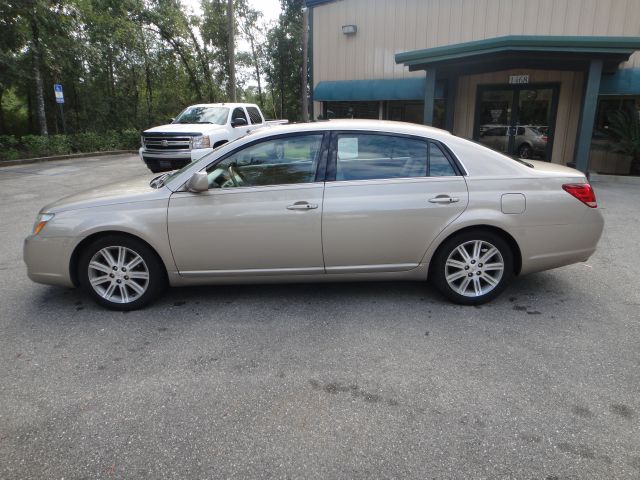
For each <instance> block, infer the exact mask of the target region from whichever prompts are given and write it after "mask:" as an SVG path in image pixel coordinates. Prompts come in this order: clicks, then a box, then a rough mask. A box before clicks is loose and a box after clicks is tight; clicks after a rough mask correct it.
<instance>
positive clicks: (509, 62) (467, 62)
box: [395, 35, 640, 76]
mask: <svg viewBox="0 0 640 480" xmlns="http://www.w3.org/2000/svg"><path fill="white" fill-rule="evenodd" d="M636 50H640V37H598V36H582V37H572V36H550V35H507V36H504V37H496V38H488V39H484V40H474V41H472V42H464V43H457V44H453V45H444V46H440V47H433V48H427V49H423V50H412V51H408V52H401V53H397V54H396V55H395V60H396V63H402V64H404V65H405V66H407V67H409V70H410V71H416V70H436V71H437V72H438V75H439V76H440V75H441V73H445V74H446V73H447V72H448V71H452V72H454V73H455V74H461V75H469V74H472V73H481V72H485V71H496V70H499V69H502V70H506V69H509V68H542V69H548V70H557V69H561V70H582V69H584V68H586V66H587V65H588V64H589V61H591V60H602V62H603V71H605V72H610V73H613V72H615V70H617V69H618V65H619V64H620V62H623V61H626V60H628V59H629V57H630V56H631V54H632V53H633V52H634V51H636Z"/></svg>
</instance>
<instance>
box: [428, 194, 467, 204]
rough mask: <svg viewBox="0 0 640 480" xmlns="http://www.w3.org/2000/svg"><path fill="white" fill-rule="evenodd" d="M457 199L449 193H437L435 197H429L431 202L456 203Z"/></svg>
mask: <svg viewBox="0 0 640 480" xmlns="http://www.w3.org/2000/svg"><path fill="white" fill-rule="evenodd" d="M459 201H460V199H459V198H458V197H450V196H449V195H438V196H437V197H433V198H430V199H429V202H431V203H456V202H459Z"/></svg>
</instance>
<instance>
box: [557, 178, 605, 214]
mask: <svg viewBox="0 0 640 480" xmlns="http://www.w3.org/2000/svg"><path fill="white" fill-rule="evenodd" d="M562 188H563V189H564V190H565V191H566V192H568V193H570V194H571V195H573V196H574V197H576V198H577V199H578V200H580V201H581V202H582V203H584V204H585V205H586V206H587V207H591V208H597V207H598V202H596V194H595V192H594V191H593V188H591V185H589V184H588V183H567V184H565V185H562Z"/></svg>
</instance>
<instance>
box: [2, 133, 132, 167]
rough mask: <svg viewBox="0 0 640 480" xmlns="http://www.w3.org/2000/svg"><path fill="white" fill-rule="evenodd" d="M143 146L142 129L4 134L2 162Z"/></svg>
mask: <svg viewBox="0 0 640 480" xmlns="http://www.w3.org/2000/svg"><path fill="white" fill-rule="evenodd" d="M139 146H140V132H139V131H138V130H123V131H113V130H112V131H108V132H104V133H93V132H87V133H79V134H76V135H49V136H40V135H23V136H22V137H19V138H18V137H15V136H13V135H0V161H2V160H15V159H17V158H34V157H46V156H52V155H66V154H69V153H89V152H104V151H110V150H135V149H137V148H138V147H139Z"/></svg>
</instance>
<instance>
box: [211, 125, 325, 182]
mask: <svg viewBox="0 0 640 480" xmlns="http://www.w3.org/2000/svg"><path fill="white" fill-rule="evenodd" d="M308 135H322V140H321V141H320V150H319V151H318V162H317V165H316V174H315V177H314V178H315V180H314V182H305V183H316V182H324V181H326V180H325V178H326V175H325V173H326V171H327V156H328V155H327V151H328V149H329V137H330V132H328V131H325V130H311V131H306V132H294V133H283V134H281V135H273V136H270V137H266V138H260V139H256V140H254V141H252V142H249V143H245V144H244V145H241V146H239V147H238V148H235V149H233V150H231V151H230V152H228V153H227V154H226V155H224V156H222V157H220V158H217V159H215V160H214V161H213V162H211V163H209V164H207V165H206V166H204V167H203V168H202V169H200V170H199V171H200V172H202V171H205V172H206V171H207V170H209V169H210V168H212V167H215V166H216V165H217V164H219V163H221V162H224V161H225V160H226V159H227V158H229V157H231V156H233V155H235V154H237V153H238V152H240V151H242V150H244V149H245V148H250V147H253V146H254V145H258V144H260V143H263V142H270V141H273V140H279V139H286V138H292V137H304V136H308ZM283 185H285V186H288V185H300V184H299V183H285V184H274V185H260V186H247V187H243V188H265V187H276V186H283Z"/></svg>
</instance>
